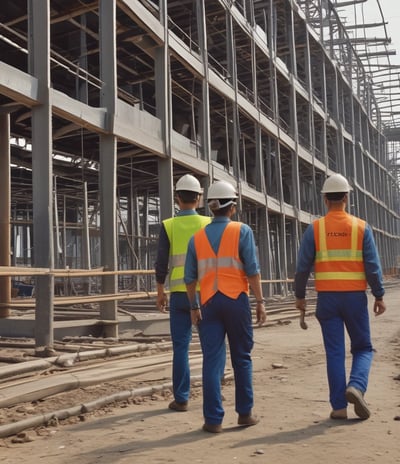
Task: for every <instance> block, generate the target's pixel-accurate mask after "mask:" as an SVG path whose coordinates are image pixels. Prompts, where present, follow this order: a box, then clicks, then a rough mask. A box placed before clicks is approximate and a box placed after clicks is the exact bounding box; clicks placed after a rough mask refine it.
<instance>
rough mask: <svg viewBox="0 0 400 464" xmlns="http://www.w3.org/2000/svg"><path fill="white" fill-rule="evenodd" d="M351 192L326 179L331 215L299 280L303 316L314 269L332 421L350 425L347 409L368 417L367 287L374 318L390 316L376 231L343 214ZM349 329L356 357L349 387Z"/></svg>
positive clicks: (303, 254)
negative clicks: (375, 240) (385, 297)
mask: <svg viewBox="0 0 400 464" xmlns="http://www.w3.org/2000/svg"><path fill="white" fill-rule="evenodd" d="M350 191H351V187H350V185H349V183H348V181H347V179H346V178H345V177H343V176H342V175H340V174H333V175H332V176H330V177H329V178H328V179H326V181H325V183H324V185H323V188H322V194H323V195H324V201H325V205H326V207H327V210H328V212H327V214H326V216H324V217H322V218H320V219H317V220H316V221H314V222H313V223H312V224H311V225H309V226H308V228H307V229H306V231H305V233H304V236H303V238H302V242H301V245H300V249H299V253H298V260H297V266H296V275H295V295H296V308H297V309H299V310H300V311H305V309H306V300H305V295H306V284H307V280H308V277H309V274H310V272H311V269H312V266H314V272H315V289H316V290H317V292H318V297H317V308H316V317H317V319H318V321H319V323H320V325H321V330H322V336H323V340H324V346H325V352H326V362H327V373H328V382H329V399H330V403H331V406H332V411H331V414H330V417H331V419H347V405H348V403H352V404H354V411H355V413H356V415H357V416H358V417H359V418H360V419H368V418H369V417H370V410H369V408H368V405H367V403H366V401H365V399H364V394H365V392H366V391H367V386H368V377H369V372H370V369H371V363H372V358H373V347H372V343H371V336H370V322H369V315H368V299H367V294H366V289H367V284H369V286H370V287H371V291H372V294H373V295H374V297H375V302H374V306H373V312H374V313H375V315H376V316H378V315H380V314H382V313H384V312H385V310H386V305H385V303H384V301H383V295H384V293H385V290H384V286H383V277H382V270H381V265H380V260H379V256H378V252H377V249H376V246H375V242H374V238H373V234H372V230H371V228H370V226H369V225H368V224H367V223H366V222H365V221H363V220H361V219H359V218H357V217H355V216H352V215H350V214H348V213H347V212H346V211H345V210H346V206H347V204H348V200H349V194H350ZM345 328H346V330H347V333H348V335H349V337H350V342H351V353H352V365H351V370H350V375H349V378H348V381H347V378H346V369H345V331H344V329H345Z"/></svg>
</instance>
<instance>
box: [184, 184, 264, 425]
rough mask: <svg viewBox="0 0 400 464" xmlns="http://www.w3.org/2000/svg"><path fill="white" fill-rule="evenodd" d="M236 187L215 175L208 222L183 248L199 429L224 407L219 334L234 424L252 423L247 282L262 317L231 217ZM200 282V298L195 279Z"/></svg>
mask: <svg viewBox="0 0 400 464" xmlns="http://www.w3.org/2000/svg"><path fill="white" fill-rule="evenodd" d="M237 197H238V195H237V193H236V190H235V188H234V187H233V186H232V185H231V184H230V183H228V182H225V181H219V182H216V183H214V184H212V185H211V186H210V188H209V190H208V195H207V200H208V206H209V208H210V210H211V211H212V213H213V215H214V218H213V220H212V222H211V224H209V225H207V226H206V227H205V228H204V229H202V230H201V231H198V232H196V233H195V234H194V236H193V237H192V238H191V239H190V241H189V245H188V250H187V254H186V263H185V279H184V280H185V283H186V287H187V292H188V298H189V301H190V302H191V308H192V323H193V324H194V325H196V326H197V327H198V331H199V337H200V343H201V348H202V352H203V415H204V420H205V422H204V425H203V430H204V431H206V432H211V433H218V432H221V431H222V420H223V417H224V408H223V405H222V396H221V379H222V377H223V374H224V369H225V337H226V336H227V337H228V342H229V348H230V355H231V362H232V367H233V370H234V375H235V388H236V395H235V398H236V400H235V409H236V412H237V413H238V424H239V425H240V426H251V425H255V424H257V423H258V419H257V417H256V416H255V415H253V414H252V408H253V403H254V400H253V386H252V360H251V350H252V348H253V343H254V342H253V326H252V317H251V308H250V303H249V296H248V293H249V284H250V287H251V289H252V291H253V293H254V295H255V297H256V302H257V303H256V304H257V307H256V315H257V322H258V323H259V324H262V323H263V322H264V321H265V319H266V314H265V307H264V299H263V295H262V289H261V281H260V269H259V264H258V260H257V257H256V249H255V243H254V236H253V232H252V230H251V228H250V227H249V226H248V225H246V224H242V223H240V222H235V221H231V217H232V216H233V215H234V214H235V212H236V201H237ZM198 282H200V303H199V301H198V295H197V292H196V285H197V283H198Z"/></svg>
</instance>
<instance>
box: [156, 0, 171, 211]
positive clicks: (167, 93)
mask: <svg viewBox="0 0 400 464" xmlns="http://www.w3.org/2000/svg"><path fill="white" fill-rule="evenodd" d="M160 22H161V24H162V25H163V26H164V43H163V45H162V46H161V47H158V48H157V50H156V58H155V79H156V116H157V117H158V118H159V119H160V120H161V132H162V139H163V142H164V154H165V158H162V159H159V161H158V188H159V196H160V199H161V201H160V219H161V220H164V219H167V218H169V217H171V216H172V215H173V214H174V196H173V191H174V186H173V163H172V157H171V131H172V125H171V76H170V66H169V46H168V43H169V40H168V11H167V1H166V0H162V1H161V2H160Z"/></svg>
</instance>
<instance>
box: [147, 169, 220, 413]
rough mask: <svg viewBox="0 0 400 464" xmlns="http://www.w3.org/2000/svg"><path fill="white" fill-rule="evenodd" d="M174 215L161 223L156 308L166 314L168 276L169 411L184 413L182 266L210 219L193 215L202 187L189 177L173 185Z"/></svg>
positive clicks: (186, 315) (186, 337) (187, 330)
mask: <svg viewBox="0 0 400 464" xmlns="http://www.w3.org/2000/svg"><path fill="white" fill-rule="evenodd" d="M175 192H176V195H175V196H176V202H177V204H178V206H179V209H180V211H179V212H178V214H177V216H175V217H172V218H169V219H166V220H164V221H163V222H162V226H161V230H160V235H159V241H158V252H157V261H156V264H155V271H156V281H157V307H158V309H159V310H160V311H161V312H166V308H167V305H168V298H167V295H166V293H165V281H166V278H167V275H168V273H169V290H170V301H169V312H170V330H171V339H172V346H173V361H172V384H173V393H174V400H173V401H172V402H171V403H170V404H169V406H168V407H169V408H170V409H172V410H174V411H187V409H188V400H189V394H190V369H189V344H190V341H191V338H192V323H191V314H190V303H189V300H188V297H187V293H186V286H185V284H184V281H183V274H184V264H185V255H186V249H187V244H188V241H189V238H190V237H191V236H192V235H193V234H194V233H195V232H196V231H197V230H199V229H200V228H202V227H204V226H205V225H206V224H208V223H209V222H210V221H211V218H210V217H207V216H201V215H199V214H197V212H196V208H197V207H198V205H199V200H200V196H201V194H202V188H201V186H200V182H199V181H198V180H197V179H196V178H195V177H194V176H192V175H191V174H186V175H184V176H183V177H181V178H180V179H179V180H178V182H177V183H176V186H175Z"/></svg>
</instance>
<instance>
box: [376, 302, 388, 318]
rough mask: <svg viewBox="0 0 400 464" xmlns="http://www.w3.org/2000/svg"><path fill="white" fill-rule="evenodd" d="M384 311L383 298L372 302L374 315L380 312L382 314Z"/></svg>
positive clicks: (378, 314)
mask: <svg viewBox="0 0 400 464" xmlns="http://www.w3.org/2000/svg"><path fill="white" fill-rule="evenodd" d="M385 311H386V304H385V302H384V301H383V300H381V301H377V300H375V303H374V313H375V316H380V315H381V314H383V313H384V312H385Z"/></svg>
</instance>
